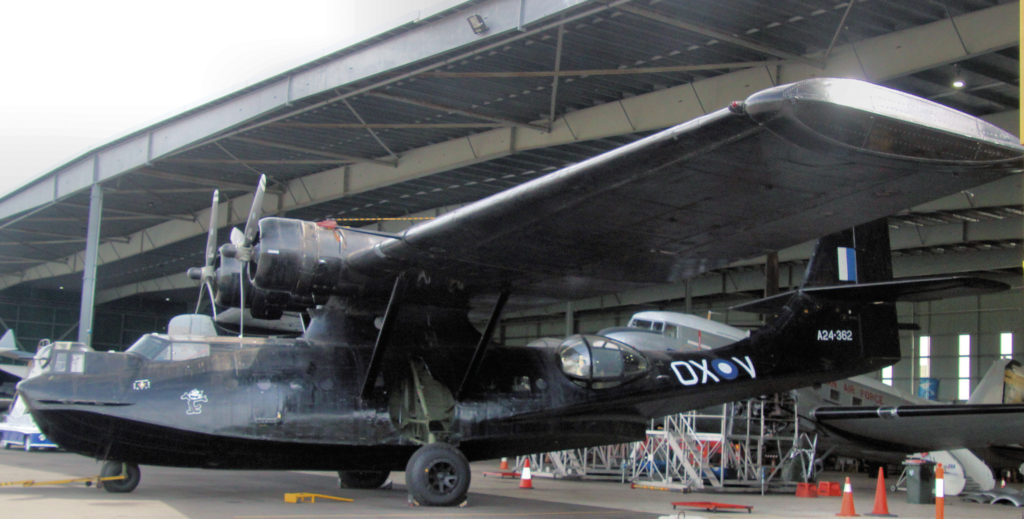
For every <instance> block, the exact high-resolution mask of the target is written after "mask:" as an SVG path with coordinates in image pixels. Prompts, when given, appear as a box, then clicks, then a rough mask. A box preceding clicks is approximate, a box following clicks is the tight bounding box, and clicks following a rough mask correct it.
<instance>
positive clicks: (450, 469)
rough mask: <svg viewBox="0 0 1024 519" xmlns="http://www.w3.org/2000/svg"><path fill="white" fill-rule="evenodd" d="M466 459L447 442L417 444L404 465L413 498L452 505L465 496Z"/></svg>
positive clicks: (467, 488) (407, 483)
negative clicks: (416, 448)
mask: <svg viewBox="0 0 1024 519" xmlns="http://www.w3.org/2000/svg"><path fill="white" fill-rule="evenodd" d="M469 479H470V472H469V462H468V461H467V460H466V457H465V456H464V455H463V454H462V452H460V451H459V449H457V448H455V447H453V446H451V445H448V444H447V443H431V444H428V445H424V446H422V447H420V448H419V449H418V450H417V451H416V452H415V453H413V455H412V457H411V458H409V463H407V464H406V465H405V484H406V487H407V488H408V491H409V497H411V498H412V499H413V501H415V502H417V503H419V504H423V505H428V506H453V505H458V504H462V503H463V502H464V501H465V500H466V492H467V491H468V490H469Z"/></svg>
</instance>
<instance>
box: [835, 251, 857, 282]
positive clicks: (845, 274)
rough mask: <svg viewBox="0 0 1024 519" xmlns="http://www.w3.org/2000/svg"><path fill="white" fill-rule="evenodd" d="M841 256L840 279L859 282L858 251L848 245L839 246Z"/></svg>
mask: <svg viewBox="0 0 1024 519" xmlns="http://www.w3.org/2000/svg"><path fill="white" fill-rule="evenodd" d="M836 256H837V257H838V258H839V281H853V282H854V283H856V282H857V251H856V250H854V249H851V248H848V247H837V248H836Z"/></svg>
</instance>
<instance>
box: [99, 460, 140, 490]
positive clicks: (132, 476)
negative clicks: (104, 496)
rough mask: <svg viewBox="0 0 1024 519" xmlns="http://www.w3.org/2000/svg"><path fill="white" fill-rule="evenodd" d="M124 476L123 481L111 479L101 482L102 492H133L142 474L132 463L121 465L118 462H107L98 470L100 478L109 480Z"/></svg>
mask: <svg viewBox="0 0 1024 519" xmlns="http://www.w3.org/2000/svg"><path fill="white" fill-rule="evenodd" d="M120 475H124V478H123V479H112V480H109V481H104V482H102V484H103V490H106V491H107V492H113V493H115V494H123V493H127V492H131V491H132V490H135V487H137V486H139V480H140V479H142V472H141V471H140V470H139V466H138V465H136V464H134V463H122V462H120V461H108V462H106V463H104V464H103V469H102V470H100V477H104V478H109V477H114V476H120Z"/></svg>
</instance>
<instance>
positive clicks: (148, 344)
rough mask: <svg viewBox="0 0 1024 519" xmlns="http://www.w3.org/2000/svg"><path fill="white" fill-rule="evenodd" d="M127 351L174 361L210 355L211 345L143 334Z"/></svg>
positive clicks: (163, 360) (156, 359)
mask: <svg viewBox="0 0 1024 519" xmlns="http://www.w3.org/2000/svg"><path fill="white" fill-rule="evenodd" d="M127 353H135V354H137V355H141V356H143V357H145V358H147V359H149V360H152V361H156V362H172V361H181V360H190V359H197V358H200V357H208V356H209V355H210V345H209V344H208V343H205V342H189V341H170V340H168V339H165V338H163V337H158V336H156V335H143V336H142V337H140V338H139V340H137V341H135V344H132V347H131V348H128V350H127Z"/></svg>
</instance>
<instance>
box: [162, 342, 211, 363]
mask: <svg viewBox="0 0 1024 519" xmlns="http://www.w3.org/2000/svg"><path fill="white" fill-rule="evenodd" d="M170 351H171V358H170V360H172V361H174V360H190V359H198V358H200V357H209V356H210V345H209V344H207V343H205V342H176V343H174V344H172V345H171V348H170Z"/></svg>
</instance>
